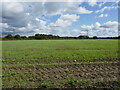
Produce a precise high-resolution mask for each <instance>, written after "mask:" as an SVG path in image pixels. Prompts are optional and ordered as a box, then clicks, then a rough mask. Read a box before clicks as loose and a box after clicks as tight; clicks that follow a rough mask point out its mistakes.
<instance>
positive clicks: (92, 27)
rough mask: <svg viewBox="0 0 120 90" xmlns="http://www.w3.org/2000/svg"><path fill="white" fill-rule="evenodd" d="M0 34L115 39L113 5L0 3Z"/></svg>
mask: <svg viewBox="0 0 120 90" xmlns="http://www.w3.org/2000/svg"><path fill="white" fill-rule="evenodd" d="M0 6H2V10H0V17H1V19H2V22H0V27H2V35H3V36H5V35H7V34H13V35H15V34H20V35H25V36H30V35H35V34H37V33H40V34H53V35H59V36H79V35H87V31H88V35H89V36H100V37H103V36H118V3H116V2H84V1H83V2H80V3H79V2H21V3H20V2H6V3H0Z"/></svg>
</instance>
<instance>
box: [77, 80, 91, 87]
mask: <svg viewBox="0 0 120 90" xmlns="http://www.w3.org/2000/svg"><path fill="white" fill-rule="evenodd" d="M88 82H89V81H88V80H83V81H79V85H80V86H82V85H85V84H87V83H88Z"/></svg>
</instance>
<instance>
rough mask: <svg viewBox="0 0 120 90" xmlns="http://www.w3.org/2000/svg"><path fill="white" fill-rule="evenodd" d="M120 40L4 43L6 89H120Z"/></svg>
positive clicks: (3, 65) (4, 79) (3, 57)
mask: <svg viewBox="0 0 120 90" xmlns="http://www.w3.org/2000/svg"><path fill="white" fill-rule="evenodd" d="M119 53H120V52H119V51H118V40H109V39H106V40H103V39H96V40H93V39H91V40H85V39H84V40H16V41H2V67H3V70H2V73H3V74H2V84H3V88H13V87H16V88H71V87H72V88H90V87H91V88H92V87H97V88H103V87H104V88H119V84H120V82H119V81H118V61H119V57H118V54H119Z"/></svg>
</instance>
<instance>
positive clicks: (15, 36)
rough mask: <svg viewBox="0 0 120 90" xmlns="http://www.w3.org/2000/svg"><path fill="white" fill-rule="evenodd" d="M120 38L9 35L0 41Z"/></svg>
mask: <svg viewBox="0 0 120 90" xmlns="http://www.w3.org/2000/svg"><path fill="white" fill-rule="evenodd" d="M119 38H120V36H119V37H97V36H93V37H89V36H85V35H80V36H78V37H60V36H55V35H51V34H49V35H46V34H35V35H34V36H28V37H27V36H20V35H14V36H13V35H12V34H8V35H7V36H5V37H2V38H0V39H2V40H49V39H119Z"/></svg>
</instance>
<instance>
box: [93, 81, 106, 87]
mask: <svg viewBox="0 0 120 90" xmlns="http://www.w3.org/2000/svg"><path fill="white" fill-rule="evenodd" d="M94 84H95V86H97V87H103V86H105V82H100V81H99V82H96V83H94Z"/></svg>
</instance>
